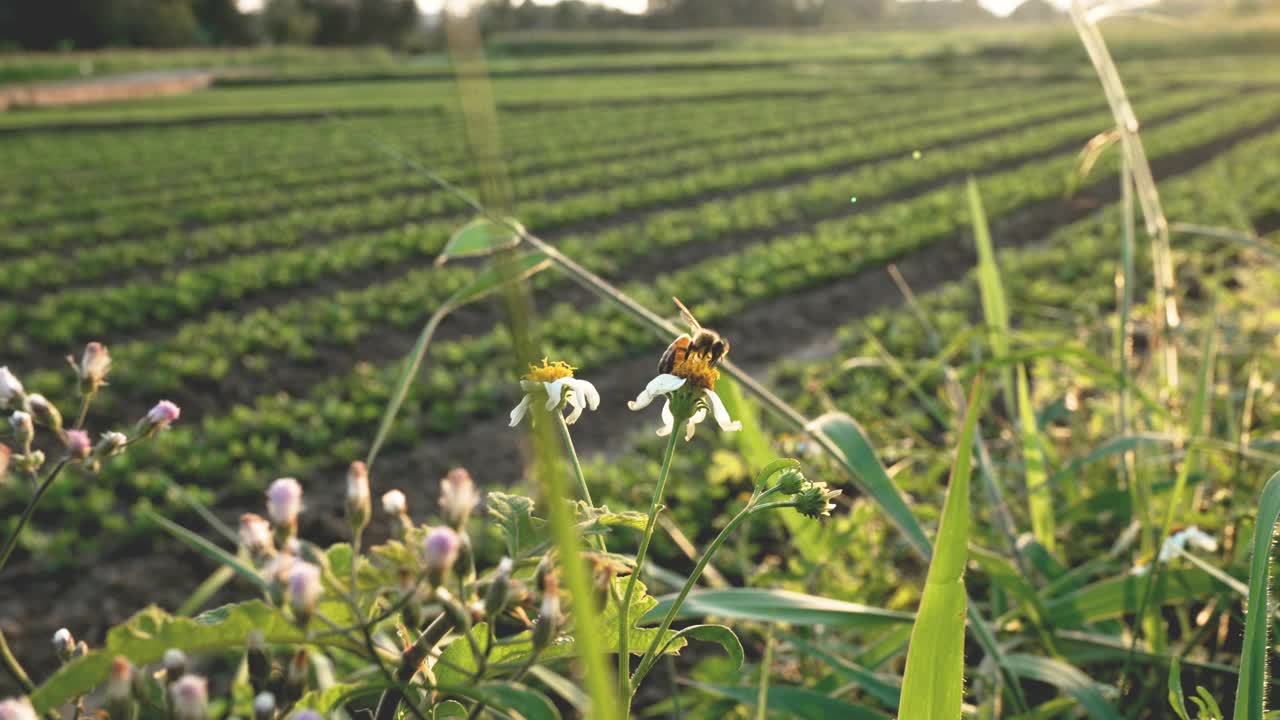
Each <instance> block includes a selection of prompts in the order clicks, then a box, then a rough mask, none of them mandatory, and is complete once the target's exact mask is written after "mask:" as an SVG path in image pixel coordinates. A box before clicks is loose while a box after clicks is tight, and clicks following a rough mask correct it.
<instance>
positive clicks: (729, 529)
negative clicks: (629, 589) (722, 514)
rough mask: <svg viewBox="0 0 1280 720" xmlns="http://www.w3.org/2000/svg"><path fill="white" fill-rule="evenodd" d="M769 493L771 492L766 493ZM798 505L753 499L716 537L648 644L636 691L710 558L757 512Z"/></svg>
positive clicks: (635, 679) (635, 682)
mask: <svg viewBox="0 0 1280 720" xmlns="http://www.w3.org/2000/svg"><path fill="white" fill-rule="evenodd" d="M768 492H772V491H766V493H768ZM761 497H763V496H761ZM795 504H796V503H795V501H794V500H781V501H779V502H772V503H764V504H756V502H755V500H752V502H750V503H748V504H747V506H746V507H744V508H743V509H742V510H741V511H739V512H738V514H737V515H734V516H733V519H732V520H730V521H729V522H728V524H726V525H725V526H724V529H723V530H721V531H720V534H718V535H716V538H715V539H714V540H712V541H711V544H710V545H708V546H707V549H706V550H705V551H703V553H702V557H700V558H698V564H697V565H695V566H694V568H693V572H691V573H689V577H688V579H687V580H685V581H684V587H682V588H680V594H679V595H677V596H676V600H675V602H673V603H671V607H670V608H669V609H668V610H667V614H666V617H664V618H662V625H660V626H659V627H658V632H657V634H655V635H654V636H653V642H651V643H649V649H647V650H645V651H644V656H643V657H641V658H640V665H639V667H637V668H636V672H635V675H634V676H632V678H631V685H632V687H633V688H638V687H639V686H640V682H641V681H642V680H644V676H645V675H646V674H648V672H649V670H651V669H653V666H654V664H655V663H657V662H658V656H659V655H660V654H661V653H660V652H659V651H660V650H661V647H660V645H659V643H661V642H662V638H663V636H664V635H666V634H667V630H670V629H671V623H673V622H675V619H676V615H677V614H678V613H679V612H680V608H681V606H683V605H684V601H685V600H686V599H687V598H688V597H689V593H690V592H692V591H693V586H694V585H696V584H697V582H698V578H700V577H701V576H702V572H703V571H704V570H706V569H707V565H708V564H709V563H710V562H711V558H712V557H713V556H714V555H715V554H716V552H717V551H718V550H720V546H721V545H724V543H725V541H726V540H728V539H729V535H731V534H732V533H733V531H734V530H736V529H737V528H738V526H739V525H741V524H742V523H744V522H746V520H747V518H749V517H751V516H752V515H754V514H756V513H757V512H763V511H765V510H772V509H774V508H780V507H795Z"/></svg>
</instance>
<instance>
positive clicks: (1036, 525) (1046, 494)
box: [1018, 365, 1058, 553]
mask: <svg viewBox="0 0 1280 720" xmlns="http://www.w3.org/2000/svg"><path fill="white" fill-rule="evenodd" d="M1018 413H1019V416H1020V419H1019V422H1020V423H1021V425H1022V465H1023V475H1024V476H1025V477H1026V481H1027V509H1028V511H1029V512H1030V515H1031V532H1032V534H1034V535H1035V537H1036V540H1039V541H1040V544H1041V545H1043V546H1045V548H1046V549H1047V550H1048V551H1049V552H1051V553H1056V552H1057V550H1058V542H1057V539H1056V538H1055V537H1054V535H1055V532H1056V527H1055V521H1054V512H1053V490H1052V488H1050V486H1049V477H1048V473H1047V472H1046V471H1045V463H1044V448H1043V446H1042V445H1041V443H1042V442H1043V440H1042V439H1041V438H1040V432H1039V429H1038V426H1037V424H1036V411H1035V408H1033V407H1031V391H1030V389H1029V387H1028V384H1027V368H1026V366H1025V365H1019V366H1018Z"/></svg>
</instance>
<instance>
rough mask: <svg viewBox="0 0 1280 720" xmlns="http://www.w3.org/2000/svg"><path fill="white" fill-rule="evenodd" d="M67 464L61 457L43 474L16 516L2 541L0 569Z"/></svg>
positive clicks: (0, 569) (2, 568) (1, 569)
mask: <svg viewBox="0 0 1280 720" xmlns="http://www.w3.org/2000/svg"><path fill="white" fill-rule="evenodd" d="M66 466H67V459H66V458H63V459H61V460H59V461H58V464H57V465H54V466H53V470H50V471H49V474H48V475H47V476H45V479H44V482H42V483H40V487H38V488H36V494H35V495H32V496H31V502H29V503H27V507H26V509H24V510H23V511H22V517H20V518H18V524H17V525H16V526H15V527H14V528H13V532H12V533H11V534H10V535H9V539H8V540H5V542H4V549H3V550H0V571H3V570H4V566H5V564H6V563H8V562H9V556H10V555H12V554H13V551H14V549H16V548H17V547H18V538H19V537H21V536H22V531H23V530H24V529H25V528H26V527H27V523H28V522H30V521H31V516H32V515H34V514H35V512H36V506H37V505H39V504H40V501H41V500H42V499H43V498H44V495H45V493H47V492H49V487H50V486H52V485H53V481H54V480H57V479H58V475H59V474H61V473H62V468H64V467H66Z"/></svg>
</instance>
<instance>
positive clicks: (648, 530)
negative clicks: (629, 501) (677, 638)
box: [618, 417, 687, 720]
mask: <svg viewBox="0 0 1280 720" xmlns="http://www.w3.org/2000/svg"><path fill="white" fill-rule="evenodd" d="M686 419H687V418H682V417H676V421H675V423H674V425H673V428H672V430H671V436H670V437H668V438H667V450H666V452H665V453H663V455H662V470H661V471H659V472H658V485H657V487H655V488H654V490H653V499H652V500H651V501H650V503H649V519H648V520H647V521H645V525H644V535H642V536H641V538H640V549H639V550H638V551H637V552H636V567H635V569H634V570H632V571H631V577H630V578H629V579H628V580H627V590H626V592H624V593H623V594H622V604H621V605H619V606H618V689H619V693H618V696H619V699H620V700H621V701H622V717H623V720H626V718H628V717H630V716H631V701H630V700H631V681H630V676H631V653H630V648H629V647H628V645H629V640H630V632H629V630H630V626H631V622H630V618H629V617H628V616H629V614H630V611H631V599H632V598H633V597H634V596H635V592H636V582H637V581H638V580H639V579H640V571H641V570H642V569H643V567H644V559H645V556H646V555H648V554H649V541H650V540H652V539H653V528H654V526H655V525H657V524H658V511H659V510H661V509H662V495H663V492H664V491H665V490H666V489H667V477H668V476H669V475H670V474H671V459H672V458H673V457H675V454H676V442H677V440H678V439H679V437H680V433H681V428H682V427H683V425H684V421H685V420H686Z"/></svg>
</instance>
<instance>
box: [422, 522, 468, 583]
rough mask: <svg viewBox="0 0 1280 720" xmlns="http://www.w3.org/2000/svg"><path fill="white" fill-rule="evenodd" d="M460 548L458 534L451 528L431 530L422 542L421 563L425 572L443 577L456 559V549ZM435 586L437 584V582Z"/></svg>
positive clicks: (460, 543) (460, 542)
mask: <svg viewBox="0 0 1280 720" xmlns="http://www.w3.org/2000/svg"><path fill="white" fill-rule="evenodd" d="M461 546H462V541H461V539H459V538H458V533H456V532H454V530H453V528H451V527H445V526H441V527H438V528H434V529H432V531H431V532H429V533H427V539H426V541H425V542H423V550H424V553H423V561H424V562H425V563H426V566H427V570H428V571H429V572H431V573H432V574H433V575H438V576H441V577H442V576H443V575H444V574H445V573H447V572H449V568H451V567H453V563H454V562H455V561H456V560H457V559H458V549H459V548H460V547H461ZM436 584H439V581H438V580H437V582H436Z"/></svg>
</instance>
